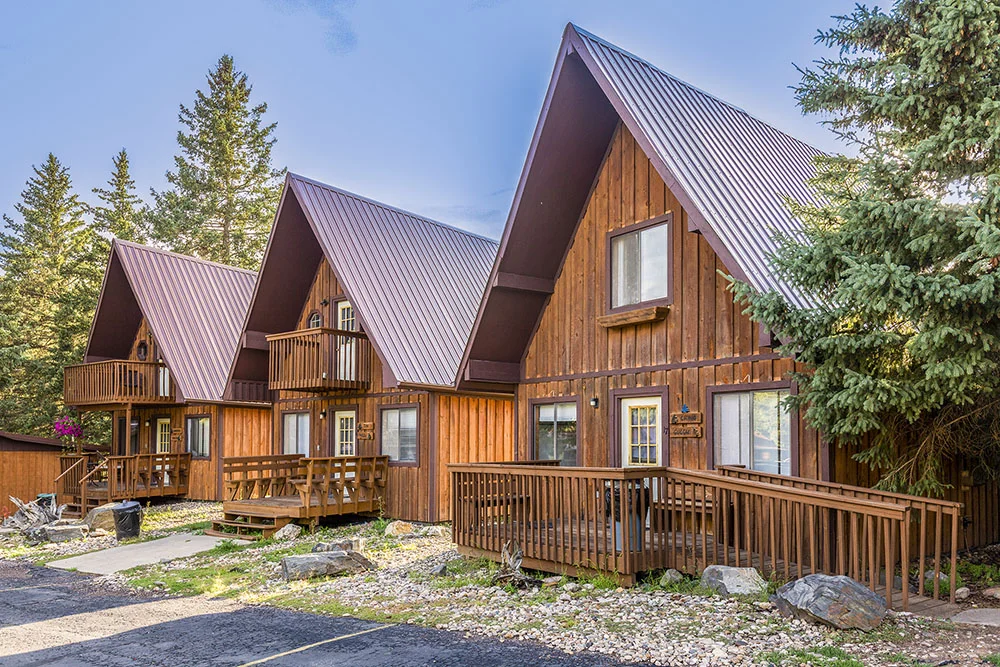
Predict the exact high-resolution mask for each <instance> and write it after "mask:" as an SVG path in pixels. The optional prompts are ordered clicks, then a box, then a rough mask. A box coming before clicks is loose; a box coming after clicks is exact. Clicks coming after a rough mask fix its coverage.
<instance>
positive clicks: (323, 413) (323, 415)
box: [319, 410, 326, 419]
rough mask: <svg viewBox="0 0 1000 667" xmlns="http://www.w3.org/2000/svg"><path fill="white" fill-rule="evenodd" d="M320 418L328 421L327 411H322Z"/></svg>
mask: <svg viewBox="0 0 1000 667" xmlns="http://www.w3.org/2000/svg"><path fill="white" fill-rule="evenodd" d="M319 418H320V419H326V410H320V411H319Z"/></svg>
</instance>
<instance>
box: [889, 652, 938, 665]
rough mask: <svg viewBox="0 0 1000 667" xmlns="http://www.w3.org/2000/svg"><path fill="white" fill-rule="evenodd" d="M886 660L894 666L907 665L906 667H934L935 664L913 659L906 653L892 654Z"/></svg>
mask: <svg viewBox="0 0 1000 667" xmlns="http://www.w3.org/2000/svg"><path fill="white" fill-rule="evenodd" d="M885 659H886V660H887V661H888V662H891V663H892V664H894V665H905V666H906V667H934V665H933V663H929V662H923V661H922V660H917V659H916V658H911V657H910V656H908V655H906V654H905V653H892V654H890V655H887V656H886V657H885Z"/></svg>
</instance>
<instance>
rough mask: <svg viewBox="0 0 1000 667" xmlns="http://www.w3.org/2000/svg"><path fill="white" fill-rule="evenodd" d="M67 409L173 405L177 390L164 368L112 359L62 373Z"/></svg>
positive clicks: (156, 364)
mask: <svg viewBox="0 0 1000 667" xmlns="http://www.w3.org/2000/svg"><path fill="white" fill-rule="evenodd" d="M63 400H64V401H65V402H66V405H118V404H124V403H135V404H163V403H176V402H177V398H176V389H175V388H174V381H173V379H172V378H171V377H170V371H169V370H168V369H167V367H166V365H165V364H161V363H157V362H155V361H125V360H119V359H113V360H110V361H96V362H93V363H89V364H76V365H74V366H67V367H66V368H65V369H63Z"/></svg>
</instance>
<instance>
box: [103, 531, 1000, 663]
mask: <svg viewBox="0 0 1000 667" xmlns="http://www.w3.org/2000/svg"><path fill="white" fill-rule="evenodd" d="M359 534H364V535H367V536H368V538H367V539H368V543H367V547H366V549H365V554H366V555H367V556H368V557H369V558H370V559H371V560H372V561H373V562H374V563H375V564H376V565H377V566H378V567H377V570H375V571H374V572H370V573H366V574H359V575H354V576H347V577H341V578H336V579H330V580H321V581H316V582H292V583H285V582H284V581H282V580H281V577H280V559H281V556H282V555H285V554H288V553H299V552H303V551H308V550H309V548H311V546H312V544H314V543H315V542H316V541H317V539H329V538H331V537H342V536H345V535H359ZM440 564H447V566H448V569H449V572H450V573H449V574H447V575H445V576H435V575H433V574H432V570H433V569H434V568H435V567H436V566H438V565H440ZM490 570H491V566H490V565H488V564H486V563H484V562H480V561H469V560H466V559H463V558H461V557H460V556H459V555H458V554H457V553H456V552H455V551H454V549H453V547H452V545H451V544H450V541H449V540H448V539H447V538H444V537H436V536H420V537H413V538H403V539H395V538H386V537H381V536H377V535H375V536H373V527H372V525H371V524H356V525H349V526H342V527H340V528H337V529H334V530H332V531H331V530H329V529H327V530H326V531H324V532H323V533H321V534H320V535H318V536H303V537H300V538H298V539H296V540H293V541H288V542H276V543H263V544H260V545H253V546H250V547H248V548H241V549H240V550H235V551H232V552H230V553H214V554H209V555H205V556H196V557H193V558H189V559H185V560H183V561H175V562H173V563H170V564H162V565H155V566H150V567H149V568H146V569H143V570H140V571H137V572H131V573H128V577H123V576H112V577H106V578H103V579H102V584H103V585H106V586H110V587H112V588H120V587H128V586H130V585H135V584H140V585H144V586H147V587H150V586H151V587H153V588H158V589H161V590H178V588H177V587H178V586H180V587H181V588H180V590H184V591H185V592H192V591H191V590H190V589H189V588H184V587H185V586H187V587H190V586H191V577H192V576H198V577H202V578H206V577H207V578H209V579H211V586H208V587H202V588H199V589H196V590H195V591H193V592H206V591H207V592H209V593H211V594H213V595H219V596H225V597H227V598H233V599H236V600H239V601H243V602H247V603H254V604H271V605H277V606H285V607H293V608H297V609H304V610H308V611H314V612H318V613H326V614H333V615H337V616H340V615H344V614H349V615H353V616H360V617H362V618H366V619H369V620H389V621H394V622H405V623H410V624H416V625H424V626H430V627H434V628H439V629H443V630H452V631H460V632H462V633H465V634H466V636H469V637H475V636H486V637H493V638H497V639H500V640H501V641H506V640H513V639H518V640H531V641H536V642H540V643H542V644H544V645H547V646H550V647H552V648H554V649H558V650H559V651H562V652H564V653H567V654H577V653H581V652H592V653H597V654H604V655H608V656H610V657H613V658H614V659H616V660H621V661H624V662H634V663H652V664H658V665H724V664H725V665H729V664H744V665H748V664H768V663H771V664H837V663H834V662H831V661H830V659H829V658H827V659H822V658H823V657H822V656H819V657H818V658H817V661H815V662H813V661H812V658H811V657H810V655H811V654H810V653H809V652H810V651H814V650H816V649H822V650H823V651H826V652H827V653H832V654H836V655H841V654H843V655H844V657H845V659H848V660H849V659H850V658H852V657H853V658H854V659H855V660H856V662H853V663H852V662H844V663H840V664H842V665H844V666H845V667H846V666H848V665H851V664H859V663H860V664H865V665H915V664H918V663H920V664H938V663H941V662H942V661H944V660H947V661H949V662H947V663H946V664H952V665H982V664H984V663H983V658H984V657H985V656H987V655H992V654H996V653H998V652H1000V630H998V629H986V628H979V627H973V626H963V627H956V626H954V625H953V624H950V623H946V622H934V621H929V620H928V619H923V618H919V617H914V616H911V615H908V614H891V616H890V619H889V620H887V621H886V622H885V623H884V624H883V625H882V627H881V628H879V630H877V631H875V632H873V633H860V632H836V631H833V630H830V629H827V628H822V627H818V626H814V625H811V624H807V623H804V622H801V621H792V620H789V619H786V618H785V617H783V616H781V615H780V614H778V612H776V611H775V610H774V609H773V608H772V607H771V605H770V604H769V603H766V602H762V601H760V600H737V599H723V598H720V597H715V596H710V595H703V594H694V593H683V592H676V591H669V590H663V589H659V588H658V587H655V586H641V587H636V588H633V589H629V590H624V589H621V588H615V587H614V586H613V585H612V584H609V582H608V581H606V580H600V579H594V580H590V581H587V580H583V581H569V580H563V581H562V582H561V583H560V584H558V585H555V586H552V587H546V588H542V589H540V590H538V591H528V592H524V591H515V590H508V589H505V588H500V587H496V586H490V585H489V583H488V580H489V574H490ZM687 588H688V589H691V588H694V585H693V584H690V585H688V586H687ZM813 657H815V656H813Z"/></svg>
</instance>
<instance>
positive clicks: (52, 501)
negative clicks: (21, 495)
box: [35, 493, 56, 510]
mask: <svg viewBox="0 0 1000 667" xmlns="http://www.w3.org/2000/svg"><path fill="white" fill-rule="evenodd" d="M35 502H37V503H38V504H39V505H42V506H48V507H51V508H52V509H53V510H54V509H55V508H56V494H54V493H39V494H38V495H37V496H35Z"/></svg>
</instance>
